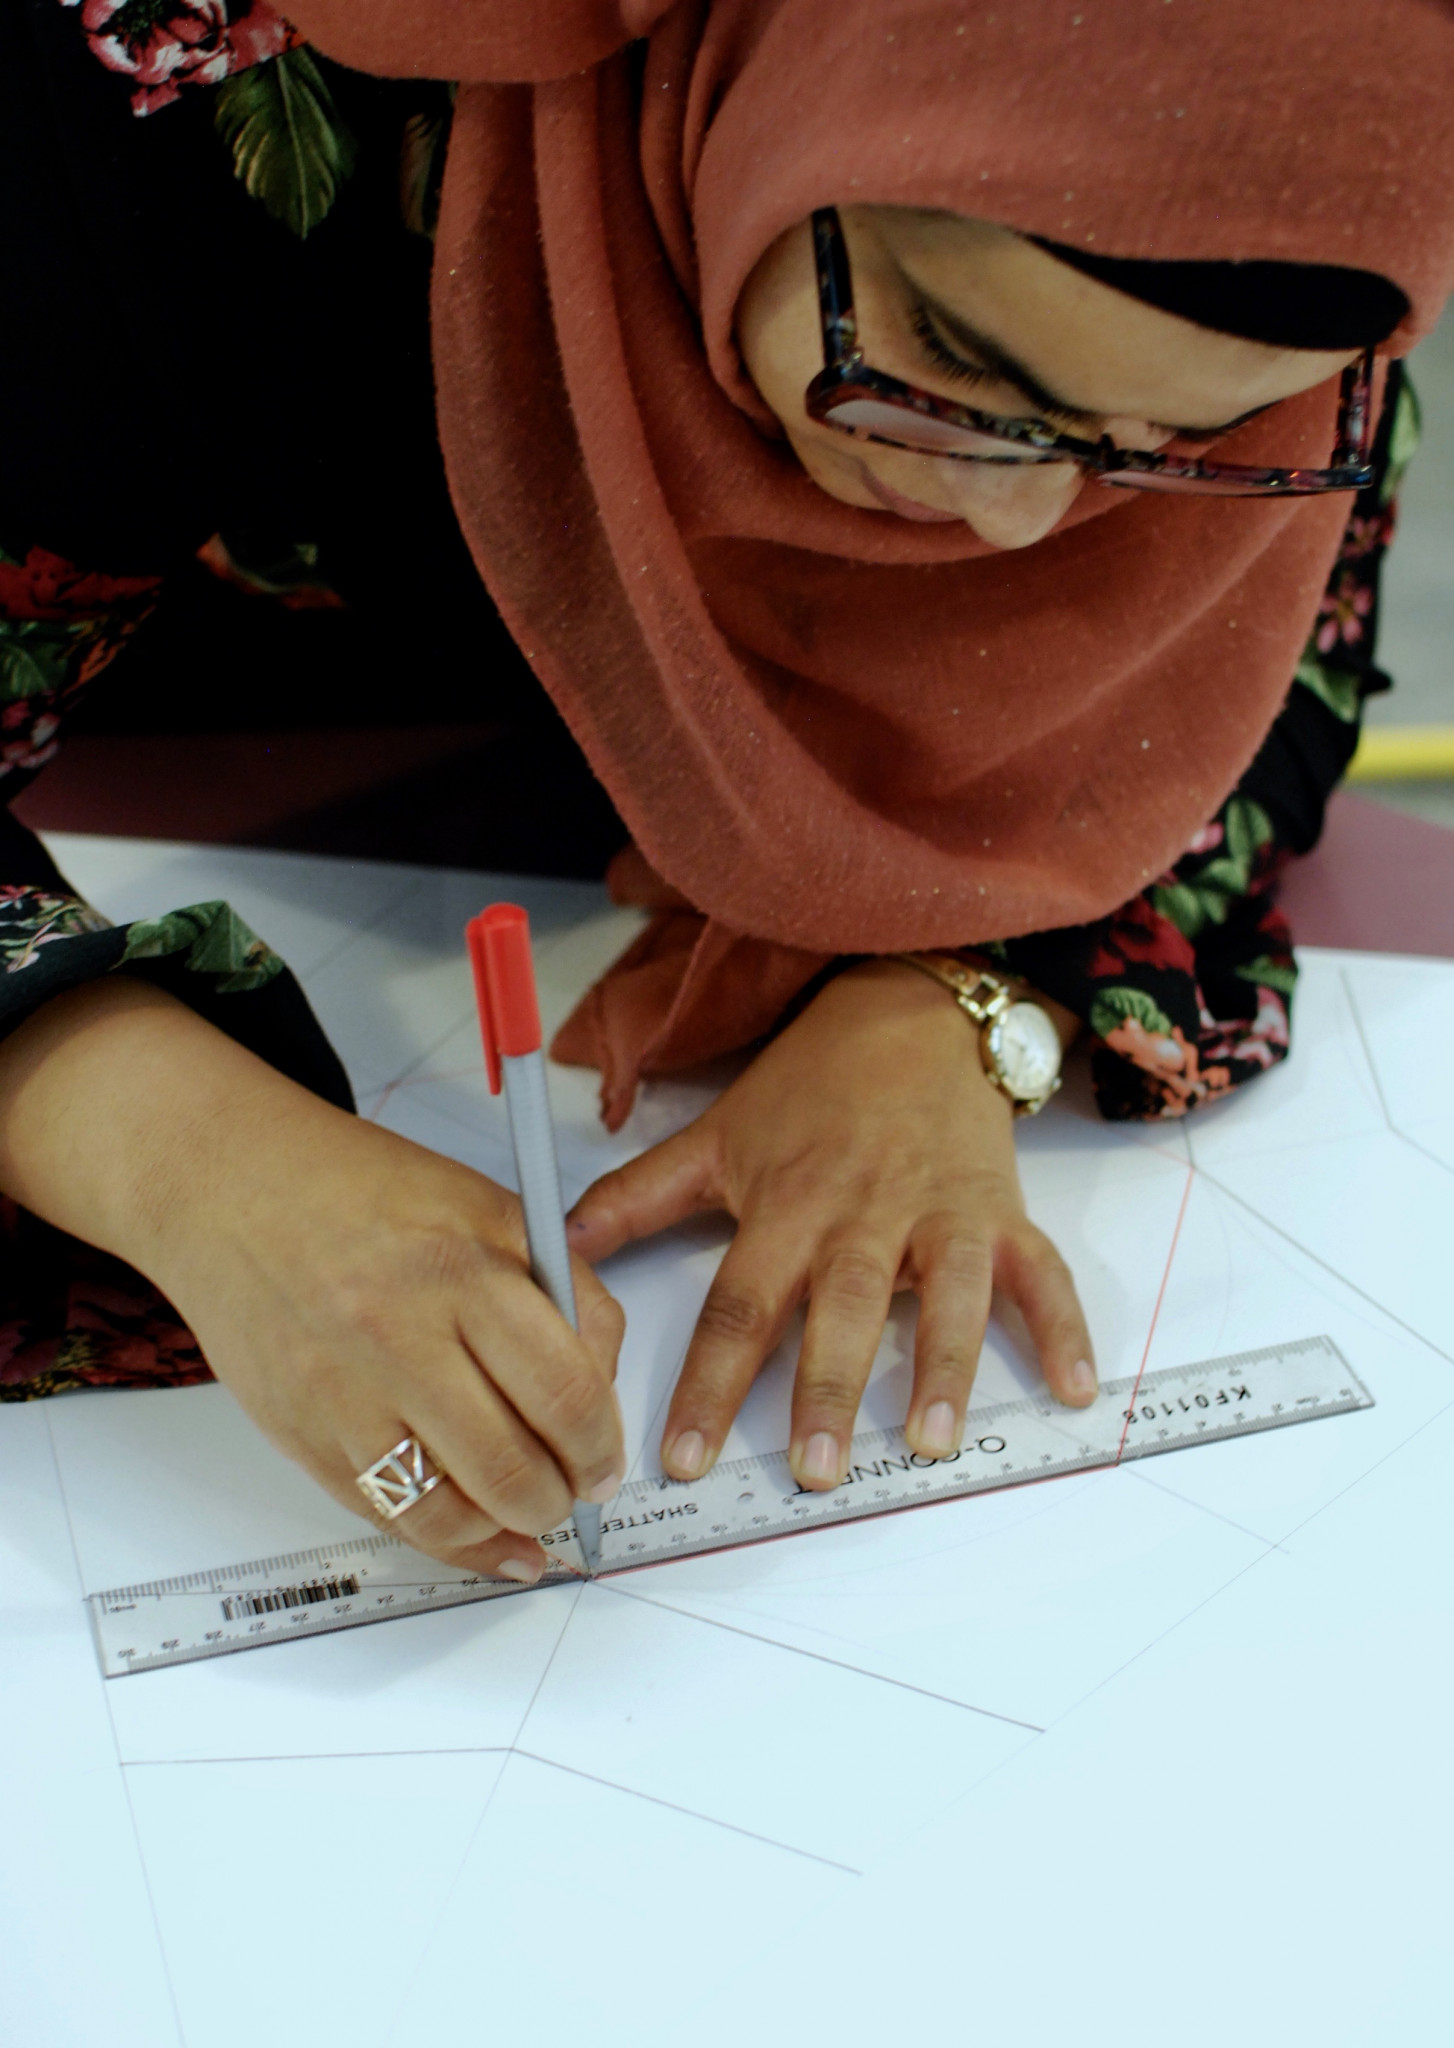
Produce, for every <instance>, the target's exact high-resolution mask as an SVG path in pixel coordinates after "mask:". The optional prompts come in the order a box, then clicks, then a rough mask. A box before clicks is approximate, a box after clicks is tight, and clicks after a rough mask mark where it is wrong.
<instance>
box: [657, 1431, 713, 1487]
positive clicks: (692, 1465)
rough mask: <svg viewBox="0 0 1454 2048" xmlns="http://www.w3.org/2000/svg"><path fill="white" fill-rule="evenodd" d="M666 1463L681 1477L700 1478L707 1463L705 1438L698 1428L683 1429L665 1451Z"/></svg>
mask: <svg viewBox="0 0 1454 2048" xmlns="http://www.w3.org/2000/svg"><path fill="white" fill-rule="evenodd" d="M667 1463H668V1464H669V1465H670V1466H671V1469H672V1471H673V1472H675V1473H677V1474H679V1475H680V1477H681V1478H683V1479H700V1478H701V1476H702V1472H703V1469H704V1467H705V1465H706V1463H707V1440H706V1438H705V1437H704V1436H703V1435H702V1432H701V1431H700V1430H699V1429H684V1430H683V1431H682V1433H681V1435H680V1436H679V1437H678V1438H677V1439H676V1441H675V1443H673V1445H672V1447H671V1449H670V1451H669V1452H668V1453H667Z"/></svg>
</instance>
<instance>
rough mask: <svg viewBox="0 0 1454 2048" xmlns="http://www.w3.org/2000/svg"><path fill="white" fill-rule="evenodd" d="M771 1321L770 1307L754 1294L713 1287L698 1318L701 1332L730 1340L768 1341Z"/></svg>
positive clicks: (743, 1289) (729, 1287)
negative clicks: (768, 1308)
mask: <svg viewBox="0 0 1454 2048" xmlns="http://www.w3.org/2000/svg"><path fill="white" fill-rule="evenodd" d="M771 1321H772V1318H771V1317H770V1315H769V1314H768V1310H767V1306H766V1304H765V1303H764V1302H762V1301H759V1300H758V1298H757V1296H756V1295H755V1294H749V1293H748V1292H747V1290H746V1289H745V1288H741V1287H733V1286H730V1285H729V1286H726V1287H713V1288H712V1289H711V1291H710V1292H709V1293H708V1295H707V1299H706V1300H705V1301H704V1302H703V1303H702V1312H701V1314H700V1315H699V1316H698V1317H697V1329H698V1331H699V1332H700V1333H701V1334H702V1335H704V1336H708V1337H723V1338H726V1339H728V1340H729V1341H739V1342H756V1341H758V1340H759V1339H760V1340H763V1341H766V1339H767V1337H768V1336H769V1334H770V1330H771Z"/></svg>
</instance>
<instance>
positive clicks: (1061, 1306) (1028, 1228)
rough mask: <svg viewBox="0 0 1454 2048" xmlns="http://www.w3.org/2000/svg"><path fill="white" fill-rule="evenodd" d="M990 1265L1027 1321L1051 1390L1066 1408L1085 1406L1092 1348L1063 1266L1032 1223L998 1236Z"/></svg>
mask: <svg viewBox="0 0 1454 2048" xmlns="http://www.w3.org/2000/svg"><path fill="white" fill-rule="evenodd" d="M995 1264H996V1270H997V1278H998V1280H999V1283H1000V1285H1001V1287H1003V1289H1004V1291H1005V1293H1006V1294H1008V1295H1009V1297H1010V1299H1011V1301H1013V1302H1014V1303H1015V1305H1016V1307H1017V1308H1018V1309H1019V1311H1020V1313H1021V1315H1022V1316H1023V1317H1024V1318H1025V1321H1026V1323H1027V1325H1028V1326H1029V1330H1030V1335H1031V1336H1032V1337H1033V1338H1034V1340H1035V1348H1036V1350H1037V1351H1038V1352H1039V1353H1040V1366H1041V1370H1042V1371H1043V1372H1044V1374H1045V1381H1046V1385H1047V1386H1048V1387H1049V1388H1050V1391H1051V1393H1052V1394H1054V1396H1055V1398H1056V1400H1057V1401H1063V1402H1064V1403H1065V1404H1066V1406H1067V1407H1070V1408H1086V1407H1088V1406H1089V1405H1090V1403H1091V1402H1092V1401H1094V1399H1095V1397H1096V1384H1097V1383H1096V1367H1095V1352H1094V1351H1093V1350H1092V1348H1091V1340H1090V1331H1089V1329H1088V1328H1087V1327H1086V1320H1085V1310H1084V1309H1083V1308H1082V1307H1081V1305H1080V1297H1079V1295H1078V1294H1077V1293H1076V1291H1075V1281H1074V1280H1073V1279H1072V1278H1071V1272H1070V1268H1069V1266H1067V1265H1066V1263H1065V1261H1064V1259H1062V1258H1061V1256H1060V1254H1059V1252H1058V1251H1057V1250H1056V1249H1055V1246H1054V1245H1053V1244H1052V1243H1051V1242H1050V1239H1049V1238H1048V1237H1047V1236H1046V1235H1045V1233H1044V1232H1043V1231H1041V1230H1037V1229H1036V1228H1035V1226H1034V1224H1033V1223H1022V1224H1020V1225H1018V1226H1017V1227H1016V1229H1015V1230H1014V1231H1013V1232H1011V1233H1008V1234H1007V1235H1006V1236H1005V1237H1004V1238H1003V1239H1002V1240H1001V1241H1000V1244H999V1245H998V1246H997V1248H996V1254H995Z"/></svg>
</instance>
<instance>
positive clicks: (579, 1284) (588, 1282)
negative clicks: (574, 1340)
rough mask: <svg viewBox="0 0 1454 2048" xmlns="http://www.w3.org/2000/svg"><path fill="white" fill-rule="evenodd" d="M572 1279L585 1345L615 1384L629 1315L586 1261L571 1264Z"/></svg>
mask: <svg viewBox="0 0 1454 2048" xmlns="http://www.w3.org/2000/svg"><path fill="white" fill-rule="evenodd" d="M571 1279H572V1281H573V1283H574V1286H575V1290H576V1314H577V1316H578V1318H579V1319H580V1326H581V1341H582V1342H583V1343H584V1345H585V1347H586V1349H587V1350H588V1351H589V1352H590V1354H591V1356H592V1358H594V1359H595V1361H596V1364H597V1365H598V1366H599V1367H600V1369H601V1371H602V1372H603V1373H604V1374H605V1375H606V1377H607V1379H610V1380H614V1379H615V1377H616V1368H617V1366H618V1364H619V1363H620V1358H621V1339H622V1338H623V1337H624V1336H625V1335H626V1311H625V1310H624V1309H623V1308H622V1306H621V1304H620V1302H619V1301H617V1299H616V1297H615V1295H614V1294H612V1293H611V1292H610V1290H609V1289H608V1288H607V1287H606V1286H605V1285H604V1283H603V1282H602V1281H600V1280H598V1279H597V1278H596V1275H595V1274H594V1273H593V1272H592V1271H591V1269H590V1267H589V1266H588V1265H587V1264H586V1262H585V1260H584V1259H577V1258H573V1259H572V1260H571Z"/></svg>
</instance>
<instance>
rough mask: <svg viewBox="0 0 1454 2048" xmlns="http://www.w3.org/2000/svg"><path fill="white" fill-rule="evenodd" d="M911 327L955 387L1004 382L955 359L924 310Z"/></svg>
mask: <svg viewBox="0 0 1454 2048" xmlns="http://www.w3.org/2000/svg"><path fill="white" fill-rule="evenodd" d="M909 325H910V327H911V328H912V329H913V331H914V335H915V338H916V339H917V341H918V343H919V346H920V347H921V348H922V349H923V351H924V354H925V356H926V357H927V358H928V360H929V362H930V363H932V365H933V366H934V368H935V369H936V370H938V371H939V373H940V375H941V376H943V377H947V378H949V379H950V380H951V381H952V382H953V383H956V384H966V385H968V386H969V387H970V389H971V390H973V389H974V388H975V386H977V385H981V384H998V383H999V382H1000V381H1001V380H1000V379H999V378H998V377H996V375H995V374H994V372H993V371H992V370H986V369H985V368H984V367H983V366H982V365H981V364H979V363H969V362H966V361H965V359H964V357H963V356H958V355H956V354H955V353H954V351H953V349H952V348H950V347H949V346H948V344H947V343H946V342H945V341H944V340H943V338H942V337H941V336H940V334H939V333H938V331H937V329H936V328H935V326H934V323H933V321H932V320H931V319H930V318H929V314H928V311H927V310H926V308H925V307H923V306H916V307H915V308H914V310H913V312H912V313H911V314H910V315H909ZM1026 417H1027V418H1029V417H1030V415H1029V414H1027V415H1026ZM1034 417H1036V418H1042V419H1044V420H1045V421H1046V423H1047V424H1049V423H1050V422H1051V421H1055V422H1058V423H1059V424H1060V425H1061V426H1062V427H1065V426H1074V425H1075V424H1076V423H1077V419H1078V415H1076V414H1074V413H1068V412H1064V413H1061V412H1053V411H1050V410H1049V409H1047V410H1046V411H1045V412H1044V413H1040V414H1036V415H1034Z"/></svg>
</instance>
